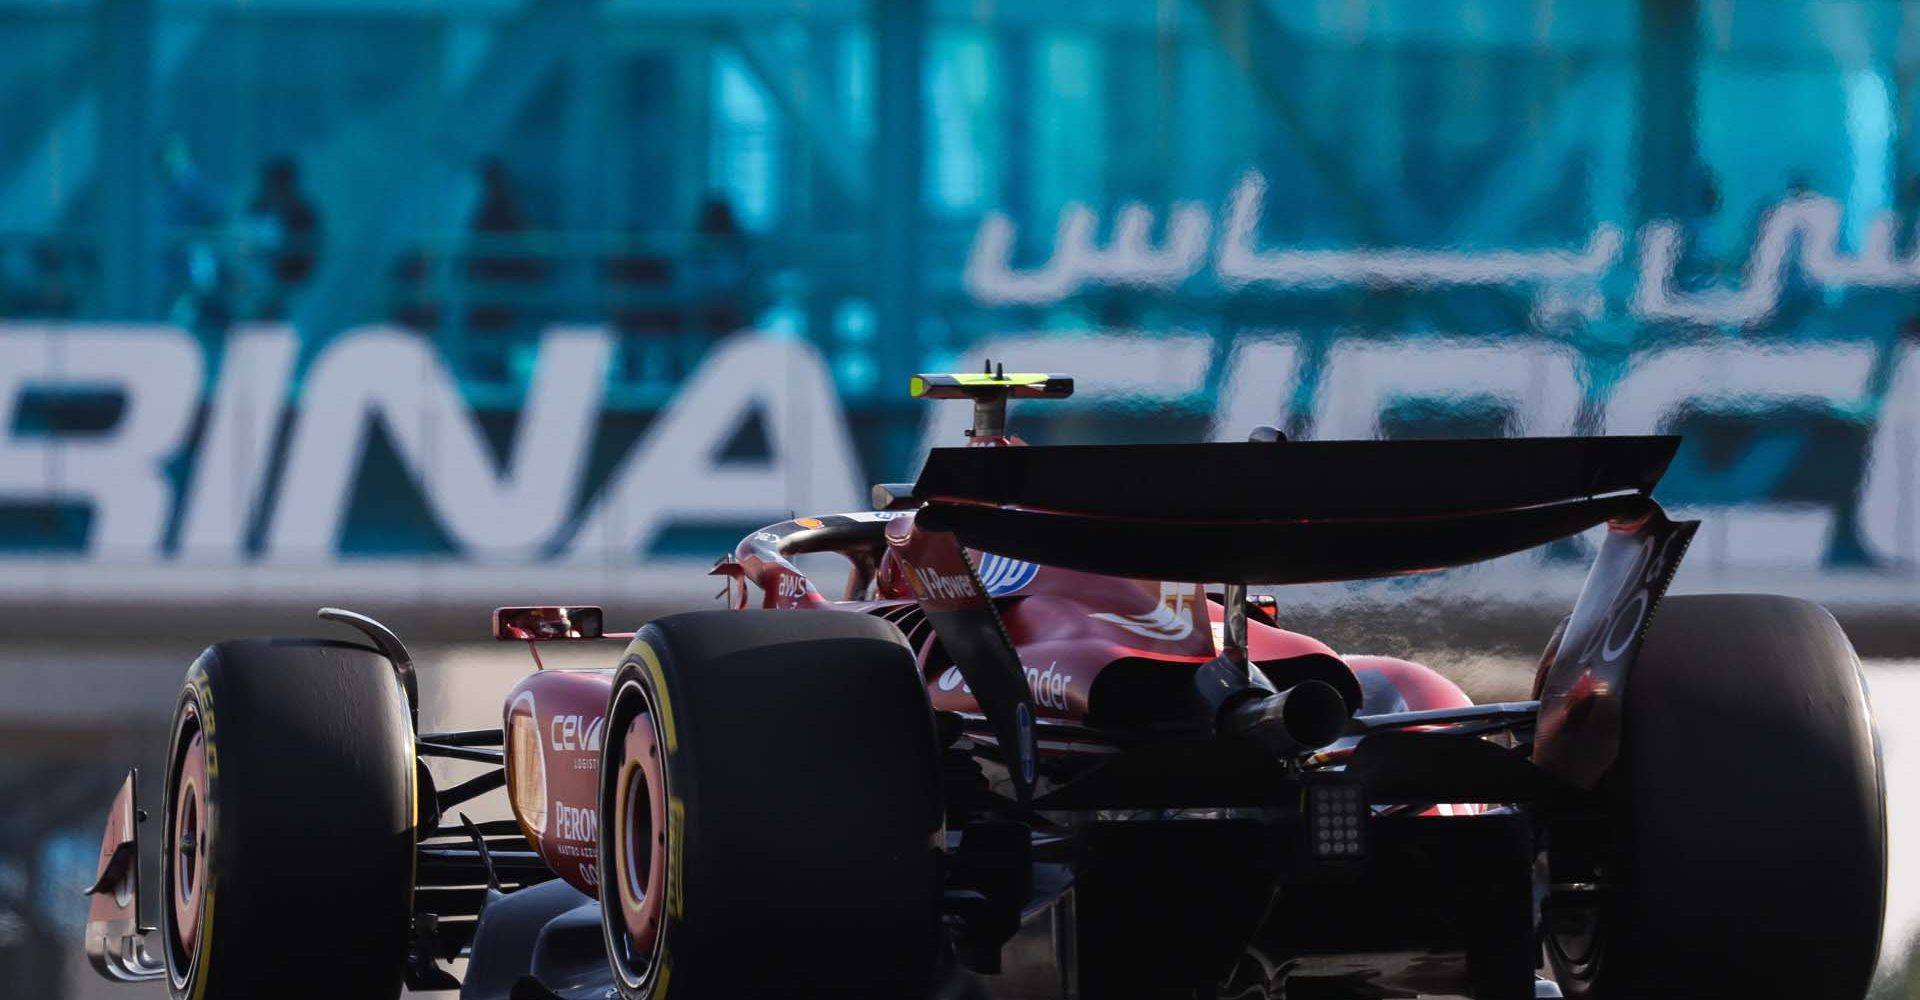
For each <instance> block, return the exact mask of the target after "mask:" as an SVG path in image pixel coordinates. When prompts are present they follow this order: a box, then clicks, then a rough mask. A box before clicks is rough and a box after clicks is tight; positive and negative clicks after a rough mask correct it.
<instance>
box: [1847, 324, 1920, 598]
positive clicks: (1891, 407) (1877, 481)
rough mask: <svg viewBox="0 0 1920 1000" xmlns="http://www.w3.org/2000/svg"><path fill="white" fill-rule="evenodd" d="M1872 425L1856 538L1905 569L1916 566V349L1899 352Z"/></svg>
mask: <svg viewBox="0 0 1920 1000" xmlns="http://www.w3.org/2000/svg"><path fill="white" fill-rule="evenodd" d="M1885 399H1886V402H1885V403H1883V404H1882V405H1881V407H1880V412H1879V413H1878V414H1877V415H1876V419H1875V420H1874V423H1873V443H1872V445H1871V446H1870V447H1869V448H1868V450H1867V481H1866V484H1865V486H1864V488H1862V490H1861V491H1860V533H1861V535H1863V536H1864V537H1865V541H1866V543H1867V547H1868V548H1869V550H1871V551H1872V553H1873V554H1874V555H1875V556H1877V557H1879V558H1881V559H1884V560H1888V561H1890V562H1895V563H1897V564H1899V565H1901V566H1903V567H1904V568H1906V569H1908V570H1912V569H1913V567H1914V566H1916V565H1920V347H1916V346H1912V345H1909V346H1906V347H1903V348H1901V350H1900V356H1899V363H1898V366H1897V367H1896V368H1894V370H1893V379H1892V384H1891V385H1890V386H1888V387H1887V394H1886V397H1885Z"/></svg>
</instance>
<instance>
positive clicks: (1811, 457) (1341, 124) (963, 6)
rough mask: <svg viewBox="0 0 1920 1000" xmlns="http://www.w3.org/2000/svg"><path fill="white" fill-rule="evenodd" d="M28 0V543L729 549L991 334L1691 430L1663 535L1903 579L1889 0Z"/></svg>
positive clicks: (832, 472) (383, 581)
mask: <svg viewBox="0 0 1920 1000" xmlns="http://www.w3.org/2000/svg"><path fill="white" fill-rule="evenodd" d="M6 8H7V9H6V12H5V15H4V16H0V51H10V52H32V53H35V54H36V56H35V58H34V59H30V60H26V61H22V62H18V63H17V64H15V65H13V67H12V68H11V69H9V70H8V71H6V72H0V99H4V100H6V101H7V103H8V106H10V107H20V108H23V109H27V110H25V111H23V112H22V113H20V114H18V115H14V116H10V117H9V118H8V120H7V121H6V122H5V123H0V599H4V600H12V601H21V602H33V601H39V600H42V599H46V598H56V599H61V600H67V601H78V602H87V601H109V600H117V601H127V602H134V603H141V602H149V601H151V602H192V601H197V600H203V599H206V598H209V597H222V598H226V599H235V600H242V599H243V600H252V601H263V602H283V603H287V604H289V605H297V604H304V603H310V602H311V601H312V600H313V599H315V598H321V599H324V598H327V597H329V596H332V595H338V594H340V593H341V592H343V591H347V592H353V593H359V594H380V595H386V596H387V597H388V598H390V599H392V600H397V601H418V602H430V603H441V602H445V603H457V602H473V601H480V600H486V599H493V598H496V597H499V598H507V597H514V598H517V599H529V598H532V597H536V596H548V597H551V596H552V595H554V594H569V595H578V596H580V597H582V598H592V597H596V596H600V595H603V594H616V595H633V596H645V597H649V598H660V599H671V600H693V599H704V598H706V597H708V596H710V594H711V591H712V589H713V588H712V587H710V586H708V584H709V583H710V581H708V580H707V579H706V578H705V577H704V576H703V575H702V574H701V572H700V570H701V569H702V568H703V567H704V566H705V565H706V564H707V563H708V562H709V561H710V560H711V559H712V558H713V557H714V556H715V555H717V554H718V553H720V552H723V551H726V550H727V549H728V548H730V547H731V545H732V543H733V542H734V540H735V539H737V538H738V537H739V535H740V534H742V533H744V532H747V531H751V530H753V529H754V528H755V527H757V526H759V525H761V524H764V523H768V522H772V521H777V520H781V519H784V518H786V517H788V516H789V515H791V514H794V513H808V512H827V511H836V510H843V509H849V508H857V507H859V506H860V505H861V504H862V502H863V498H864V497H865V496H866V487H867V486H868V484H870V483H873V482H878V481H900V480H903V479H907V478H910V477H911V476H912V475H913V473H914V472H915V470H916V469H917V468H918V464H919V461H920V459H921V457H922V456H923V455H924V454H925V451H926V449H927V448H929V447H931V446H933V445H936V444H939V443H958V442H959V441H960V440H961V437H960V431H961V429H962V428H963V426H964V423H965V417H964V412H963V411H964V405H962V404H953V403H942V404H936V405H933V406H923V405H922V404H916V403H912V402H910V401H908V400H907V399H906V398H905V383H906V380H907V378H908V376H909V375H911V374H913V373H914V372H918V371H940V370H977V368H978V366H979V365H980V363H981V361H982V359H983V358H988V357H991V358H992V359H994V360H995V361H996V362H1003V363H1005V364H1006V365H1008V366H1009V367H1010V368H1017V369H1021V370H1052V371H1061V372H1065V373H1068V374H1071V375H1074V376H1075V377H1076V378H1077V379H1078V382H1079V386H1080V391H1079V393H1078V395H1077V396H1076V397H1075V398H1074V399H1072V400H1067V401H1063V402H1058V403H1054V402H1047V403H1037V402H1036V403H1029V404H1023V405H1021V406H1019V407H1017V408H1016V412H1015V414H1014V425H1015V428H1016V430H1017V431H1018V432H1019V433H1020V434H1021V435H1022V436H1024V437H1025V438H1026V439H1027V440H1029V441H1033V442H1039V443H1047V442H1066V441H1107V442H1126V441H1175V440H1204V439H1216V440H1230V439H1236V438H1240V437H1243V436H1244V435H1245V434H1246V433H1247V432H1248V430H1249V429H1250V428H1252V427H1253V426H1255V425H1257V424H1272V425H1275V426H1278V427H1280V428H1282V429H1284V430H1285V431H1286V432H1287V434H1288V435H1290V436H1291V437H1293V438H1296V439H1303V438H1320V439H1331V438H1364V437H1408V436H1462V435H1516V434H1535V435H1546V434H1602V433H1615V434H1620V433H1647V432H1654V431H1662V432H1675V433H1681V434H1684V435H1685V436H1686V444H1685V446H1684V447H1683V449H1682V451H1681V453H1680V456H1679V458H1678V460H1677V461H1676V463H1675V465H1674V467H1673V469H1672V471H1671V472H1670V474H1669V475H1668V477H1667V479H1666V480H1665V481H1664V483H1663V484H1662V489H1661V498H1662V499H1663V501H1665V502H1666V503H1667V504H1668V505H1669V506H1670V507H1672V508H1673V509H1675V510H1676V511H1681V512H1686V513H1689V514H1697V515H1699V516H1702V517H1704V518H1706V520H1707V523H1706V526H1705V527H1704V528H1703V530H1702V532H1701V534H1700V536H1699V539H1698V541H1697V542H1696V544H1695V548H1694V551H1693V555H1692V556H1691V557H1690V558H1689V561H1688V567H1689V568H1688V571H1687V573H1686V574H1683V576H1682V578H1681V580H1680V586H1681V587H1682V588H1683V589H1684V588H1686V587H1688V586H1690V585H1693V584H1692V581H1697V582H1698V584H1699V585H1700V586H1716V587H1727V586H1749V585H1750V586H1754V587H1762V588H1766V589H1784V590H1787V591H1790V592H1795V593H1805V594H1809V595H1810V596H1816V597H1820V598H1822V599H1827V600H1832V601H1841V602H1856V603H1867V604H1874V605H1880V606H1894V605H1897V604H1899V603H1901V602H1904V601H1906V600H1907V598H1908V597H1910V596H1911V595H1912V594H1913V593H1914V592H1915V589H1914V588H1915V587H1916V586H1920V496H1917V495H1916V486H1917V484H1916V481H1915V480H1916V476H1920V456H1917V455H1916V454H1915V450H1916V448H1920V427H1917V425H1916V412H1915V411H1916V409H1917V408H1920V382H1917V381H1916V380H1920V368H1916V358H1915V356H1914V352H1915V351H1916V350H1920V308H1916V302H1920V299H1916V296H1915V292H1916V290H1920V232H1917V231H1916V222H1920V147H1916V146H1915V144H1914V143H1913V141H1912V137H1913V136H1914V135H1916V134H1920V128H1917V127H1916V126H1920V117H1917V114H1920V113H1917V112H1916V108H1920V102H1916V101H1915V100H1913V96H1912V94H1911V93H1910V90H1911V81H1912V80H1914V79H1920V76H1916V74H1915V73H1914V72H1913V70H1914V68H1915V66H1916V62H1915V55H1914V54H1915V53H1916V52H1920V46H1916V45H1914V44H1913V40H1914V38H1915V35H1914V25H1916V24H1920V20H1916V19H1914V18H1912V17H1911V16H1910V15H1909V13H1908V7H1907V6H1905V5H1899V4H1879V3H1869V2H1865V0H1821V2H1809V3H1801V2H1795V0H1780V2H1777V3H1770V4H1767V5H1765V7H1764V9H1762V8H1759V7H1752V8H1750V7H1744V6H1737V5H1734V4H1730V3H1729V4H1722V3H1712V2H1699V3H1690V2H1685V0H1682V2H1664V0H1663V2H1660V3H1651V2H1649V3H1619V4H1580V5H1567V4H1557V3H1553V2H1550V0H1472V2H1466V3H1462V4H1455V5H1449V6H1448V7H1447V8H1446V9H1445V10H1440V9H1437V8H1434V7H1433V6H1432V5H1429V4H1422V3H1412V2H1407V3H1391V2H1389V3H1370V4H1359V5H1354V4H1297V3H1281V2H1267V0H1196V2H1184V3H1170V2H1166V0H1115V2H1102V3H1094V2H1090V0H1087V2H1081V0H1068V2H1062V3H1057V4H1045V5H992V4H977V3H947V2H943V0H898V2H894V0H889V3H886V4H867V3H851V2H847V3H836V2H824V3H822V2H811V0H810V2H808V3H804V4H797V3H796V4H782V3H769V2H765V0H743V2H727V0H686V2H676V3H667V4H625V3H607V4H518V3H513V2H507V0H500V2H496V0H486V2H452V3H448V2H438V3H425V2H411V0H402V2H395V3H383V4H356V5H350V6H349V7H341V6H339V5H331V4H322V5H314V4H309V3H304V2H300V0H256V2H253V3H247V4H233V3H225V2H220V0H192V2H161V0H134V2H127V3H115V4H100V5H88V4H63V3H40V2H35V0H23V2H20V3H16V4H10V5H6ZM266 52H271V53H272V54H273V56H272V58H262V57H261V53H266ZM108 53H111V54H112V57H111V58H108V57H107V55H106V54H108ZM1116 488H1124V484H1119V485H1117V487H1116ZM1583 545H1584V543H1578V542H1576V543H1570V544H1566V545H1560V546H1553V547H1549V548H1548V549H1546V550H1543V551H1541V552H1537V553H1532V554H1529V555H1528V556H1526V557H1524V558H1518V559H1515V560H1509V561H1505V562H1502V563H1501V564H1499V565H1496V566H1493V567H1490V568H1488V569H1486V570H1484V571H1470V572H1465V573H1456V574H1449V575H1448V579H1447V580H1446V581H1443V582H1444V583H1446V584H1448V585H1456V584H1469V585H1471V586H1477V587H1483V588H1489V589H1490V590H1491V591H1494V592H1498V593H1499V594H1502V595H1505V596H1509V597H1513V598H1516V599H1521V600H1535V599H1549V600H1553V601H1559V600H1560V599H1561V597H1562V596H1564V594H1565V593H1570V592H1571V589H1572V586H1573V583H1572V582H1568V581H1577V572H1578V567H1579V566H1580V565H1581V561H1582V558H1583V556H1584V555H1585V549H1584V547H1583ZM1395 586H1424V585H1421V584H1411V585H1408V584H1398V585H1395Z"/></svg>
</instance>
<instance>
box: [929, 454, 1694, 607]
mask: <svg viewBox="0 0 1920 1000" xmlns="http://www.w3.org/2000/svg"><path fill="white" fill-rule="evenodd" d="M1679 442H1680V439H1679V438H1678V437H1671V436H1649V437H1586V438H1494V439H1476V440H1439V441H1418V440H1415V441H1300V442H1284V441H1283V442H1276V443H1268V442H1249V443H1223V444H1179V445H1069V446H1048V447H1028V448H937V449H935V450H934V451H933V453H932V455H931V456H930V457H929V458H928V460H927V464H926V467H925V469H924V470H923V471H922V472H921V474H920V479H919V481H918V482H917V483H915V485H914V489H913V496H914V498H916V499H918V500H920V501H922V502H923V503H924V507H923V508H922V509H921V511H920V513H919V515H918V522H919V525H920V526H921V527H922V528H925V529H928V530H935V531H951V532H953V533H954V534H956V535H957V536H959V538H960V540H961V542H962V543H963V544H965V545H967V546H968V547H971V548H975V549H984V550H987V551H991V552H995V553H998V554H1001V555H1005V556H1009V557H1012V558H1015V559H1024V560H1028V561H1031V562H1038V563H1042V564H1045V565H1050V566H1062V567H1067V568H1070V569H1077V570H1082V571H1085V572H1090V573H1100V574H1104V575H1109V576H1128V577H1138V578H1145V579H1158V580H1179V581H1190V582H1210V583H1250V584H1290V583H1317V582H1329V581H1337V580H1356V579H1365V578H1368V577H1381V576H1397V575H1403V574H1408V573H1420V572H1427V571H1431V570H1438V569H1444V568H1446V567H1449V566H1458V565H1463V564H1466V563H1472V562H1479V561H1481V560H1485V559H1492V558H1494V557H1496V556H1502V555H1506V554H1508V553H1512V552H1518V551H1521V550H1523V549H1528V548H1532V547H1534V546H1536V545H1541V544H1544V543H1546V542H1550V541H1553V540H1554V539H1557V538H1564V537H1567V536H1569V535H1573V534H1577V533H1579V532H1581V531H1584V530H1586V529H1588V528H1591V527H1593V526H1595V525H1598V524H1602V523H1605V522H1608V521H1611V520H1617V519H1621V518H1629V517H1635V516H1638V515H1639V514H1641V513H1643V512H1645V511H1646V510H1648V509H1649V508H1651V506H1652V499H1651V494H1652V491H1653V487H1654V484H1655V483H1656V482H1658V481H1659V479H1660V476H1661V474H1662V473H1663V472H1665V471H1666V468H1667V465H1668V463H1669V462H1671V461H1672V460H1673V455H1674V451H1675V450H1676V449H1677V448H1678V446H1679Z"/></svg>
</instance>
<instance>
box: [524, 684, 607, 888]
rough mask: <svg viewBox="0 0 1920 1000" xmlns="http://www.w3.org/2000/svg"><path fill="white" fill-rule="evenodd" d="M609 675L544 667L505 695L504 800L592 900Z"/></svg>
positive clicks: (554, 864) (551, 863)
mask: <svg viewBox="0 0 1920 1000" xmlns="http://www.w3.org/2000/svg"><path fill="white" fill-rule="evenodd" d="M613 674H614V672H613V671H612V670H543V671H541V672H539V673H535V674H529V675H528V676H527V677H525V678H523V679H522V680H521V681H520V683H519V684H516V685H514V688H513V691H512V693H511V694H509V695H508V696H507V712H506V725H505V729H506V738H507V754H506V756H507V799H508V801H510V802H511V803H512V804H513V817H514V819H516V820H518V821H519V823H520V829H521V831H522V832H523V833H525V834H526V837H527V840H528V841H529V842H530V843H532V844H533V845H534V847H535V849H536V850H538V851H539V852H540V856H541V857H542V858H544V859H545V860H546V862H547V865H548V867H550V868H552V869H553V870H554V872H555V873H556V874H558V875H559V876H560V877H561V878H563V879H565V880H566V881H567V883H568V884H569V885H571V886H573V887H574V888H576V889H578V890H580V891H581V892H584V893H586V894H588V895H590V896H591V895H597V894H598V893H599V891H600V859H599V829H600V822H599V815H598V812H597V810H598V803H599V801H600V744H601V742H602V741H603V740H604V739H605V738H606V726H607V701H608V699H609V697H610V696H611V694H612V691H613Z"/></svg>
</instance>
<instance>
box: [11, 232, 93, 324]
mask: <svg viewBox="0 0 1920 1000" xmlns="http://www.w3.org/2000/svg"><path fill="white" fill-rule="evenodd" d="M69 257H70V255H69V253H68V252H67V249H66V248H65V247H62V246H61V245H60V243H59V242H58V241H56V240H55V239H53V238H51V237H40V238H38V239H35V240H34V241H33V242H32V243H30V244H12V245H9V246H8V247H7V253H6V255H5V257H4V259H0V315H3V316H9V317H32V318H36V319H59V318H63V317H67V316H72V315H73V314H74V311H75V306H76V304H77V301H78V295H77V293H76V291H75V286H76V285H77V284H78V282H77V281H76V280H75V276H74V274H73V271H74V265H73V262H72V261H71V260H70V259H69Z"/></svg>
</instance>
